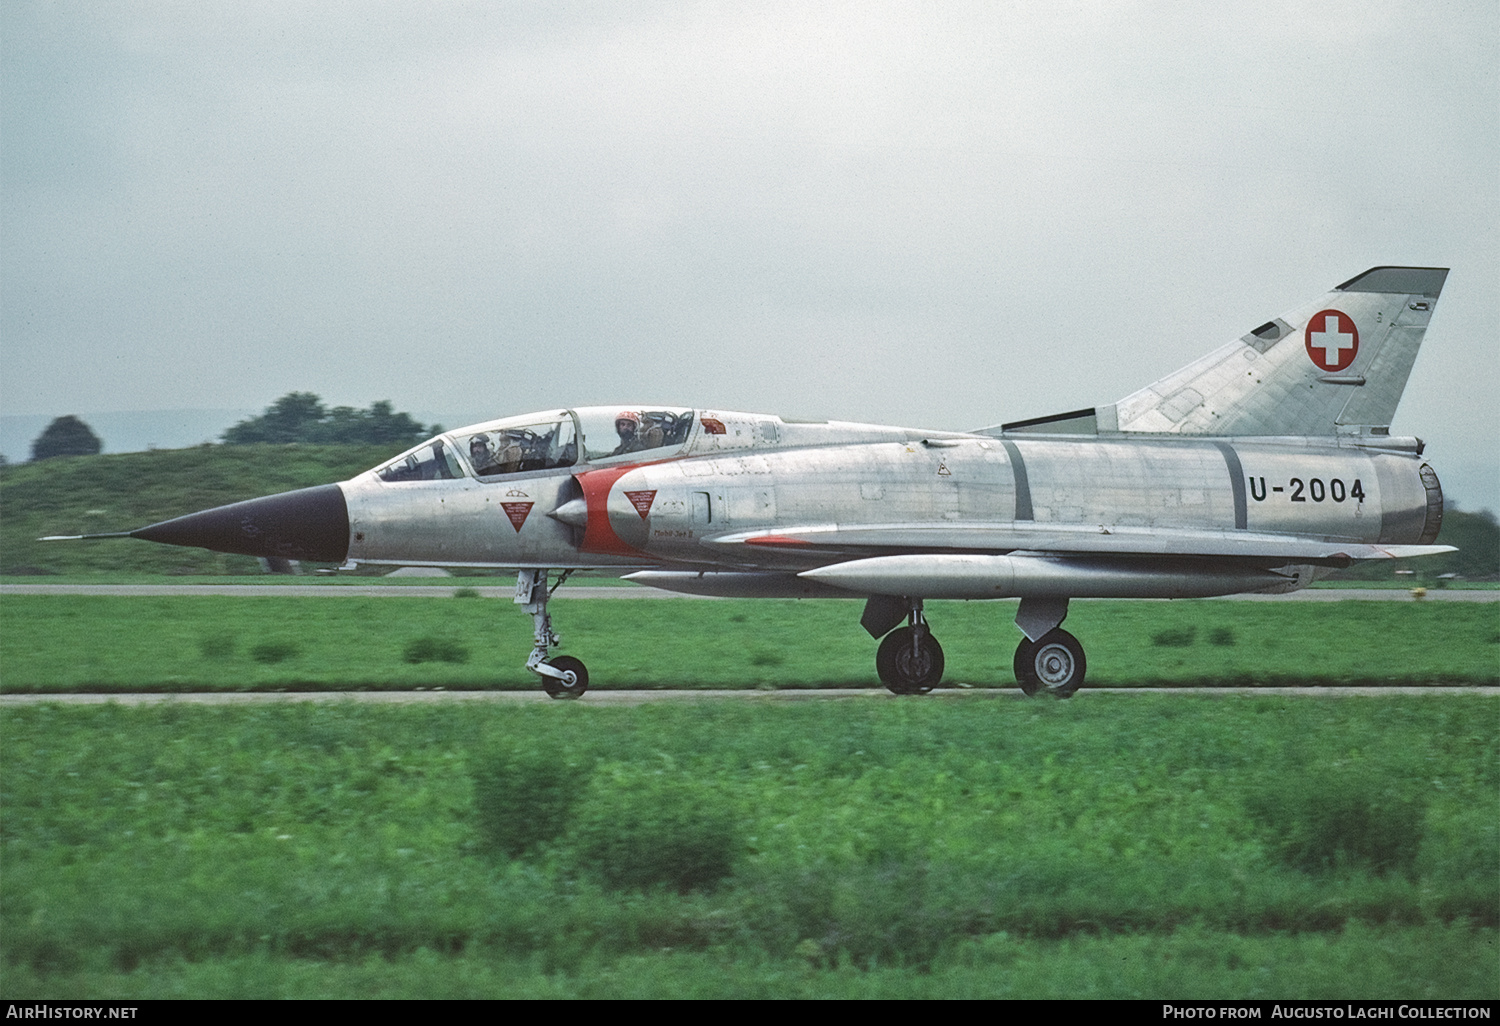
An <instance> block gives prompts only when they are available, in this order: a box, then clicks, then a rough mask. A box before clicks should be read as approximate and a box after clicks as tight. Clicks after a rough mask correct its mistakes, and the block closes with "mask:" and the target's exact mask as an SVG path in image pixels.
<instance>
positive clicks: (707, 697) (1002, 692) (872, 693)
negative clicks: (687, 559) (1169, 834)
mask: <svg viewBox="0 0 1500 1026" xmlns="http://www.w3.org/2000/svg"><path fill="white" fill-rule="evenodd" d="M1160 694H1174V695H1217V696H1239V697H1243V696H1247V695H1255V696H1262V697H1278V698H1281V697H1285V698H1350V697H1355V696H1366V697H1378V698H1387V697H1394V696H1398V695H1447V696H1452V695H1469V696H1471V697H1473V698H1476V699H1479V698H1497V697H1500V687H1447V686H1443V685H1437V684H1434V685H1432V686H1430V687H1388V688H1387V687H1347V688H1323V687H1316V688H1085V689H1084V690H1083V691H1081V692H1079V694H1078V696H1077V697H1076V698H1074V699H1073V701H1085V702H1086V701H1088V699H1089V696H1090V695H1160ZM858 699H864V700H866V701H897V700H898V699H899V700H902V701H911V702H918V701H943V700H959V701H979V700H984V699H1009V700H1017V701H1020V700H1025V701H1046V699H1041V698H1035V699H1027V698H1026V696H1025V695H1023V694H1021V692H1020V690H1019V689H1017V688H940V689H939V690H937V691H934V692H932V693H931V694H930V695H924V696H913V695H907V696H899V695H893V694H891V693H890V692H889V691H886V690H884V689H882V688H859V689H854V688H849V689H842V688H841V689H808V690H785V691H761V690H756V689H750V688H746V689H743V690H737V691H730V690H711V691H687V690H681V691H590V692H589V693H588V694H586V695H584V696H583V697H582V698H580V699H578V701H580V702H582V703H584V704H585V705H645V704H647V703H651V702H699V701H724V700H734V701H744V702H809V701H818V700H845V701H853V700H858ZM551 701H554V700H553V699H551V698H548V697H547V696H546V695H545V694H543V693H542V692H541V691H540V690H537V691H276V692H254V693H247V692H215V693H205V692H190V693H182V694H156V693H139V692H132V693H121V694H114V695H108V694H65V695H0V708H5V707H6V706H17V705H40V704H43V703H47V702H54V703H59V704H62V705H107V704H109V703H110V702H115V703H118V704H120V705H274V704H284V703H287V702H317V703H324V704H337V703H339V702H348V703H350V704H357V705H439V704H444V703H452V702H469V703H473V702H479V703H485V704H489V705H522V704H526V703H538V702H540V703H547V702H551Z"/></svg>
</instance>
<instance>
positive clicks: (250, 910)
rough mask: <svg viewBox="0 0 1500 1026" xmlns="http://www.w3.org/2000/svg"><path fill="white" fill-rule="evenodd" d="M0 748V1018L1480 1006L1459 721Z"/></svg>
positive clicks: (649, 714) (377, 736) (300, 724)
mask: <svg viewBox="0 0 1500 1026" xmlns="http://www.w3.org/2000/svg"><path fill="white" fill-rule="evenodd" d="M391 601H394V600H391ZM0 750H3V751H4V752H5V753H6V754H5V773H4V775H3V777H0V807H3V808H4V810H5V815H4V817H3V818H0V870H3V871H0V937H3V938H4V941H3V956H0V988H3V989H4V991H5V992H6V994H7V995H8V996H10V997H12V998H20V999H27V998H40V997H61V996H69V997H82V996H90V997H106V996H108V997H126V996H128V997H169V996H194V997H271V996H388V997H441V996H447V997H485V996H593V997H603V996H614V997H624V996H640V997H650V996H655V997H661V996H699V997H731V996H750V997H771V996H868V997H874V996H892V997H895V996H986V997H1083V996H1088V997H1137V998H1138V997H1152V998H1171V997H1259V998H1269V997H1279V998H1349V997H1361V998H1378V997H1380V998H1423V997H1442V998H1491V999H1493V998H1495V997H1497V996H1500V958H1497V957H1496V956H1497V937H1500V933H1497V927H1500V738H1497V731H1496V730H1495V707H1494V704H1493V700H1492V699H1489V698H1483V697H1478V696H1449V697H1443V696H1422V697H1413V698H1380V699H1366V698H1357V697H1349V698H1343V699H1312V698H1296V699H1281V698H1271V697H1264V696H1262V697H1244V698H1242V697H1235V696H1223V697H1196V696H1180V695H1179V696H1171V695H1161V696H1157V695H1151V696H1112V695H1095V696H1091V697H1089V698H1088V700H1086V701H1075V702H1071V703H1064V702H1019V701H1017V702H951V701H950V702H944V701H897V700H890V701H886V700H873V701H858V700H856V701H841V702H837V703H832V702H813V703H775V704H760V703H727V702H704V703H694V704H691V705H684V706H677V705H672V706H666V705H646V706H640V707H635V708H619V707H603V706H592V707H591V706H589V705H588V704H587V703H586V702H581V703H549V704H545V705H526V706H485V707H483V708H476V707H473V706H467V705H436V706H424V707H404V708H403V707H372V706H356V705H322V704H301V703H294V704H290V705H277V706H270V707H256V708H247V707H218V708H213V707H202V706H168V707H155V708H145V707H120V706H102V707H98V706H95V707H64V706H58V705H41V706H33V707H13V708H7V709H5V710H4V713H3V716H0ZM549 771H550V772H549ZM1389 834H1395V835H1396V836H1386V835H1389Z"/></svg>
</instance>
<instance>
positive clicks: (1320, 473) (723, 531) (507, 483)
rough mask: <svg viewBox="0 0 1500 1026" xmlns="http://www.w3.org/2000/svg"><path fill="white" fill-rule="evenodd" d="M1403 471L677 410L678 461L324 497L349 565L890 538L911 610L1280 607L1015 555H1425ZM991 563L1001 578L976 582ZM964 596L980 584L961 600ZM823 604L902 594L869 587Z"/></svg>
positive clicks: (643, 557) (593, 559) (376, 478)
mask: <svg viewBox="0 0 1500 1026" xmlns="http://www.w3.org/2000/svg"><path fill="white" fill-rule="evenodd" d="M543 416H544V415H538V417H539V418H542V417H543ZM546 416H552V417H558V418H560V417H573V418H574V419H575V421H576V419H577V418H576V415H575V414H574V413H573V412H572V411H559V412H558V413H556V414H551V415H546ZM710 426H712V427H713V429H714V430H712V431H711V430H710ZM472 430H475V429H465V430H462V431H457V432H451V433H449V436H448V437H449V438H450V439H457V440H461V439H462V438H463V437H464V436H465V435H466V434H467V433H468V432H470V431H472ZM450 445H454V447H455V448H458V451H460V452H462V448H461V446H458V445H456V444H455V443H454V442H451V441H450ZM1419 451H1420V444H1419V443H1417V442H1416V440H1414V439H1395V438H1387V437H1384V436H1370V435H1361V436H1350V437H1346V438H1340V437H1320V438H1316V439H1313V438H1253V437H1252V438H1245V437H1237V438H1214V437H1173V436H1161V435H1156V436H1140V435H1130V434H1114V435H1110V434H1099V435H1091V436H1077V435H1069V436H1050V437H1049V436H1045V435H1036V434H1025V435H1015V436H1008V435H1006V434H1003V433H998V432H997V433H996V434H962V433H952V432H927V431H919V430H912V429H906V428H896V427H878V426H871V425H859V424H844V423H821V424H807V423H796V422H787V421H783V420H781V419H780V418H778V417H773V416H765V415H754V414H739V413H727V412H717V411H696V412H695V413H694V415H693V424H692V429H691V432H690V433H689V434H688V436H687V438H686V439H685V441H684V442H683V443H682V444H681V445H679V446H676V447H675V448H674V449H673V450H672V451H670V452H657V453H654V454H642V457H643V458H641V459H639V460H636V459H632V458H631V457H629V456H615V457H611V458H603V459H596V460H590V459H587V458H583V459H579V460H578V461H577V462H575V463H574V464H573V465H570V466H567V467H560V468H553V469H543V470H531V471H527V470H520V471H515V472H511V473H500V474H494V475H489V476H476V474H475V473H474V468H473V467H472V466H470V465H468V464H467V463H465V464H464V465H463V467H462V468H461V469H462V471H463V472H462V474H461V476H457V477H453V478H449V479H443V480H422V481H415V480H406V481H397V482H391V481H387V480H383V479H382V478H381V476H380V475H379V474H378V473H377V472H376V471H371V472H367V473H365V474H361V475H359V476H358V477H355V478H353V479H352V480H349V481H346V482H343V483H342V484H341V486H340V487H341V488H342V490H343V492H344V495H345V499H346V502H347V504H348V511H349V536H350V544H349V559H350V560H351V561H354V562H356V563H379V564H403V565H421V564H432V565H441V566H477V567H494V568H525V567H545V568H555V569H564V568H570V567H591V568H620V569H621V570H622V571H623V570H624V569H627V568H635V569H641V568H665V569H669V570H679V571H685V572H687V573H684V574H683V575H681V578H682V579H683V580H686V579H688V577H689V575H690V574H691V573H695V572H700V571H703V572H737V571H738V572H744V571H756V572H761V573H764V572H777V571H780V572H783V573H787V574H795V573H799V572H804V571H809V570H814V569H817V568H819V567H826V566H830V565H833V564H840V563H846V562H848V561H849V560H851V559H854V558H861V557H866V558H868V557H879V556H880V555H882V553H884V552H887V551H891V549H890V547H889V546H887V545H886V544H885V543H884V541H883V539H885V538H888V537H892V536H893V535H892V534H891V532H895V533H896V535H899V536H900V537H901V538H902V539H904V540H903V541H902V542H901V543H900V545H899V551H900V552H901V553H902V554H903V555H904V556H905V557H906V558H911V557H912V556H913V554H915V555H917V556H921V555H922V554H924V553H928V554H931V555H933V556H934V557H941V558H938V559H937V560H936V561H935V562H934V561H929V567H930V568H933V569H931V570H930V572H929V576H930V577H931V578H932V581H931V584H930V585H929V586H928V587H927V594H926V596H925V597H930V598H941V597H963V598H976V597H1006V596H1009V595H1025V594H1029V593H1041V592H1045V591H1046V588H1045V586H1044V585H1042V584H1038V583H1037V580H1038V579H1042V578H1045V577H1046V575H1047V572H1048V571H1047V569H1046V568H1047V566H1049V565H1052V563H1055V561H1056V560H1057V559H1059V558H1061V559H1068V560H1071V561H1070V562H1068V564H1067V566H1068V573H1067V574H1066V576H1067V578H1068V583H1067V584H1066V586H1065V587H1064V588H1063V590H1064V591H1066V592H1067V593H1068V594H1071V595H1073V596H1076V597H1083V596H1084V595H1087V594H1090V593H1100V594H1121V595H1147V596H1149V595H1164V596H1177V595H1192V594H1227V593H1232V592H1237V591H1246V590H1289V589H1290V588H1294V587H1300V586H1302V585H1304V584H1306V583H1308V582H1309V581H1310V580H1312V579H1313V577H1314V576H1316V571H1315V570H1314V568H1313V565H1312V564H1311V563H1309V564H1307V565H1300V564H1296V562H1295V560H1289V559H1287V558H1280V559H1276V558H1269V557H1262V558H1259V559H1255V558H1249V559H1245V560H1240V561H1234V560H1230V561H1224V560H1219V561H1218V562H1216V563H1215V565H1213V566H1212V567H1209V566H1204V565H1200V564H1199V563H1196V562H1194V560H1193V558H1192V557H1193V556H1194V555H1201V553H1198V552H1197V551H1196V550H1194V549H1193V548H1192V547H1191V546H1189V547H1188V548H1186V549H1184V550H1183V552H1181V553H1174V550H1172V549H1171V548H1170V547H1163V548H1161V549H1160V551H1159V553H1158V555H1159V558H1158V559H1157V560H1156V561H1155V564H1154V565H1153V566H1143V565H1142V564H1141V561H1140V559H1139V558H1137V559H1135V560H1134V561H1133V562H1132V563H1131V564H1130V565H1129V566H1125V567H1121V566H1118V565H1116V564H1113V563H1111V562H1110V559H1111V555H1110V551H1109V550H1108V548H1107V547H1106V548H1104V549H1100V547H1099V545H1098V544H1097V542H1098V538H1095V539H1093V540H1092V541H1091V543H1090V544H1081V545H1079V546H1077V547H1076V549H1077V551H1076V552H1073V553H1072V554H1071V555H1069V554H1068V553H1067V552H1066V551H1065V552H1064V553H1063V554H1062V555H1059V554H1058V551H1057V549H1058V546H1056V545H1049V546H1048V547H1047V549H1048V552H1049V556H1048V559H1049V560H1051V561H1052V562H1051V563H1049V562H1048V561H1047V560H1040V561H1039V560H1032V561H1031V562H1026V560H1027V559H1028V558H1029V555H1030V554H1029V552H1028V549H1027V548H1026V546H1027V544H1028V542H1027V539H1028V538H1032V537H1035V536H1036V532H1038V531H1048V530H1057V531H1067V532H1071V533H1072V536H1076V537H1083V536H1084V535H1096V536H1099V537H1101V538H1107V537H1110V536H1116V537H1119V536H1130V537H1136V538H1141V537H1145V538H1147V539H1149V538H1150V537H1151V536H1153V535H1159V536H1160V537H1162V538H1164V539H1168V538H1179V537H1183V536H1188V537H1195V538H1196V537H1217V536H1222V537H1223V538H1225V539H1228V540H1229V541H1230V542H1233V541H1234V540H1235V539H1237V538H1250V537H1256V538H1259V537H1270V536H1274V537H1278V538H1286V539H1288V541H1291V540H1299V541H1306V540H1315V541H1318V542H1339V543H1349V544H1351V545H1352V544H1358V545H1382V544H1398V545H1399V544H1418V543H1422V542H1426V541H1431V535H1433V534H1435V531H1436V520H1435V519H1434V518H1435V517H1439V518H1440V511H1441V493H1440V491H1439V490H1438V486H1437V481H1436V477H1435V476H1434V475H1432V473H1431V471H1430V469H1426V468H1425V464H1424V463H1423V461H1422V460H1421V459H1420V458H1419V456H1418V453H1419ZM648 457H649V458H648ZM1435 511H1436V512H1435ZM783 532H784V533H785V536H783V534H782V533H783ZM799 532H800V533H799ZM809 532H811V533H809ZM862 532H864V533H862ZM1006 532H1015V533H1014V538H1015V539H1016V541H1015V544H1007V543H1006V542H1005V538H1006V537H1009V536H1010V535H1007V533H1006ZM821 538H829V539H837V541H838V544H837V545H823V544H820V543H819V539H821ZM981 538H982V539H984V540H983V541H982V542H981V541H979V540H978V539H981ZM861 539H865V540H866V541H868V542H869V544H862V543H861ZM1138 547H1139V546H1138ZM1145 547H1146V548H1147V549H1150V546H1149V545H1147V546H1145ZM1062 548H1063V549H1064V550H1066V549H1068V548H1069V546H1066V545H1065V546H1062ZM1209 551H1216V550H1209ZM1226 551H1237V550H1226ZM1289 551H1290V550H1289ZM979 557H983V558H979ZM1002 557H1003V558H1005V559H1008V560H1009V562H1005V563H1001V562H996V560H997V559H999V558H1002ZM945 559H946V560H947V561H948V562H946V563H945V562H943V560H945ZM1017 559H1020V560H1022V562H1021V563H1020V564H1017V563H1016V560H1017ZM955 560H957V562H955ZM965 560H967V562H965ZM985 560H989V562H988V563H986V562H985ZM1101 560H1102V561H1103V562H1101ZM1017 566H1021V568H1022V571H1023V572H1020V573H1019V574H1018V572H1017V570H1016V567H1017ZM1273 568H1275V569H1276V570H1277V571H1278V572H1277V573H1276V574H1275V575H1274V577H1268V576H1267V572H1268V571H1269V570H1271V569H1273ZM945 575H947V576H954V575H956V577H957V578H958V579H960V580H958V581H956V582H955V581H948V582H947V583H945V579H946V578H945ZM1006 575H1009V576H1006ZM983 578H993V579H994V580H993V581H987V582H986V583H985V584H984V585H983V586H982V587H976V585H975V583H974V582H975V580H977V579H983ZM1002 578H1004V582H1005V583H1000V584H997V583H995V582H1000V581H1001V579H1002ZM729 579H730V578H727V577H726V578H723V580H729ZM1091 582H1092V583H1091ZM838 587H839V588H841V589H842V590H843V593H846V594H847V593H854V594H859V593H880V592H890V591H900V590H902V589H901V588H900V586H899V585H898V584H886V583H882V579H880V578H878V577H876V578H871V579H870V580H869V581H864V582H861V583H859V584H856V585H854V586H851V585H850V584H849V582H841V583H840V585H838ZM1028 589H1029V590H1028ZM1039 589H1040V591H1039ZM681 590H691V589H690V588H686V587H684V588H683V589H681ZM703 590H709V585H707V584H705V585H704V586H703ZM762 593H764V592H762Z"/></svg>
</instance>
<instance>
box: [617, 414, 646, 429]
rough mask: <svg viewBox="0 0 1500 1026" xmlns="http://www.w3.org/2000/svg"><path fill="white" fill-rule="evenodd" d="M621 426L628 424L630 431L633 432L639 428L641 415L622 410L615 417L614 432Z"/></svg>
mask: <svg viewBox="0 0 1500 1026" xmlns="http://www.w3.org/2000/svg"><path fill="white" fill-rule="evenodd" d="M621 424H629V425H630V429H631V430H632V431H634V430H635V429H636V428H638V427H640V426H641V415H640V414H639V413H636V412H635V411H634V410H622V411H621V412H620V413H619V414H618V415H617V416H616V417H615V430H617V431H618V430H619V428H620V425H621Z"/></svg>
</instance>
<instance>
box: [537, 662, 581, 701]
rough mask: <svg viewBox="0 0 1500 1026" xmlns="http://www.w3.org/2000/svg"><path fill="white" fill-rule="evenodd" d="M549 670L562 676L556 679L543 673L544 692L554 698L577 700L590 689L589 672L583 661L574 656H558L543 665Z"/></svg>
mask: <svg viewBox="0 0 1500 1026" xmlns="http://www.w3.org/2000/svg"><path fill="white" fill-rule="evenodd" d="M542 665H543V666H545V667H546V668H547V669H549V670H555V671H557V672H558V673H560V674H562V676H560V677H554V676H552V675H551V674H548V673H546V672H542V671H539V672H541V673H542V690H543V691H545V692H547V694H549V695H551V696H552V697H553V698H577V697H578V696H579V695H582V694H583V693H584V692H585V691H587V690H588V688H589V671H588V669H587V668H586V667H585V666H584V665H583V660H582V659H574V658H573V657H572V656H557V657H556V658H555V659H549V660H547V661H546V662H545V663H543V664H542Z"/></svg>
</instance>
